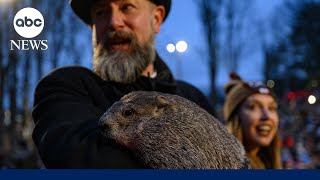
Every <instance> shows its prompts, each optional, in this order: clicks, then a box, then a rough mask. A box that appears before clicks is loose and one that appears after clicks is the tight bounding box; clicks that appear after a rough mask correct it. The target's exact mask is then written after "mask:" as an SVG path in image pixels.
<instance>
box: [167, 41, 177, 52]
mask: <svg viewBox="0 0 320 180" xmlns="http://www.w3.org/2000/svg"><path fill="white" fill-rule="evenodd" d="M175 50H176V46H175V45H174V44H172V43H170V44H168V45H167V51H168V52H169V53H174V51H175Z"/></svg>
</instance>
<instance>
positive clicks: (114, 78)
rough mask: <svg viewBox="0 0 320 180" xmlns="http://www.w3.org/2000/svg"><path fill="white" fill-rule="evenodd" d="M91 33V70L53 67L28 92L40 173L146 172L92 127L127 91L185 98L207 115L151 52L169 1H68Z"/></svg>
mask: <svg viewBox="0 0 320 180" xmlns="http://www.w3.org/2000/svg"><path fill="white" fill-rule="evenodd" d="M70 5H71V8H72V9H73V11H74V12H75V14H76V15H78V17H80V18H81V19H82V20H83V21H84V22H85V23H86V24H88V25H89V26H90V28H91V29H92V42H93V50H94V55H93V66H94V67H93V71H91V70H89V69H86V68H82V67H66V68H60V69H57V70H55V71H53V72H51V73H50V74H49V75H47V76H46V77H45V78H44V79H42V80H41V81H40V82H39V84H38V86H37V88H36V92H35V101H34V110H33V114H32V115H33V119H34V121H35V128H34V131H33V140H34V142H35V144H36V146H37V148H38V151H39V154H40V157H41V158H42V160H43V163H44V165H45V166H46V167H47V168H117V169H118V168H148V167H146V166H145V165H144V164H143V162H139V161H138V160H137V159H138V158H137V157H134V156H133V153H132V152H130V151H129V150H128V149H125V148H124V147H122V146H120V145H118V144H116V143H115V142H113V141H111V140H108V139H106V138H105V137H104V136H103V135H102V133H101V132H100V131H99V128H98V121H99V119H100V117H101V116H102V115H103V114H104V112H105V111H106V110H108V108H109V107H111V105H112V104H113V103H115V102H116V101H118V100H120V99H121V97H123V96H124V95H126V94H128V93H130V92H133V91H139V90H143V91H159V92H164V93H169V94H176V95H180V96H182V97H185V98H187V99H189V100H191V101H193V102H195V103H197V104H198V105H199V106H201V107H203V108H204V109H206V110H207V111H208V112H210V113H211V114H213V110H212V109H211V107H210V105H209V103H208V101H207V100H206V98H205V97H204V95H203V94H202V93H201V92H200V91H199V90H198V89H196V88H195V87H193V86H191V85H190V84H187V83H185V82H182V81H176V80H175V79H174V78H173V76H172V74H171V72H170V70H169V69H168V67H167V66H166V64H165V63H164V62H163V60H162V59H161V58H160V57H159V56H158V54H157V53H156V50H155V46H154V42H155V36H156V34H157V33H159V32H160V27H161V25H162V23H163V21H164V20H166V18H167V16H168V14H169V11H170V7H171V0H70Z"/></svg>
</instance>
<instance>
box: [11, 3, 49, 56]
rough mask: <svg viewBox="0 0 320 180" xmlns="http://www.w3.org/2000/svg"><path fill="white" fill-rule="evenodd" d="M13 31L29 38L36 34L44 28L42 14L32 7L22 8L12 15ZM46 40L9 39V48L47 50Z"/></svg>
mask: <svg viewBox="0 0 320 180" xmlns="http://www.w3.org/2000/svg"><path fill="white" fill-rule="evenodd" d="M13 26H14V29H15V31H16V32H17V33H18V34H19V35H20V36H22V37H24V38H27V39H31V38H34V37H36V36H38V35H39V34H40V33H41V32H42V30H43V28H44V18H43V16H42V14H41V13H40V12H39V11H38V10H37V9H34V8H23V9H21V10H20V11H19V12H18V13H17V14H16V15H15V17H14V20H13ZM47 43H48V40H17V41H15V40H10V50H11V51H13V50H15V49H18V50H23V51H27V50H42V51H44V50H47V49H48V45H47Z"/></svg>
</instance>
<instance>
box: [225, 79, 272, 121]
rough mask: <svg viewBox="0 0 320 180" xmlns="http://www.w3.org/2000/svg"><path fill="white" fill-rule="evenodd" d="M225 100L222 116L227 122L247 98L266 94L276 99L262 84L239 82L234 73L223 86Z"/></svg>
mask: <svg viewBox="0 0 320 180" xmlns="http://www.w3.org/2000/svg"><path fill="white" fill-rule="evenodd" d="M224 91H225V93H226V99H225V102H224V106H223V116H224V119H225V120H226V121H229V120H230V118H231V117H232V115H233V114H234V113H235V111H236V109H237V108H238V107H239V106H240V104H241V103H242V102H244V101H245V99H246V98H247V97H249V96H250V95H253V94H267V95H271V96H272V97H273V98H274V99H276V96H275V94H274V93H273V91H272V90H271V89H270V88H269V87H268V86H266V85H264V84H262V83H249V82H244V81H242V80H241V78H240V76H238V75H237V74H236V73H231V74H230V81H229V82H228V83H227V84H226V85H225V87H224Z"/></svg>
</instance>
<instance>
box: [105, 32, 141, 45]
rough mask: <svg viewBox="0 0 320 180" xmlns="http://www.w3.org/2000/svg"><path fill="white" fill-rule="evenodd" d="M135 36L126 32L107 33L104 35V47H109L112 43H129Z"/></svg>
mask: <svg viewBox="0 0 320 180" xmlns="http://www.w3.org/2000/svg"><path fill="white" fill-rule="evenodd" d="M135 38H136V37H135V36H134V34H133V33H131V32H126V31H112V32H107V33H106V35H105V41H104V45H105V46H109V45H110V44H112V43H115V42H125V41H126V42H131V41H132V40H135Z"/></svg>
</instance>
